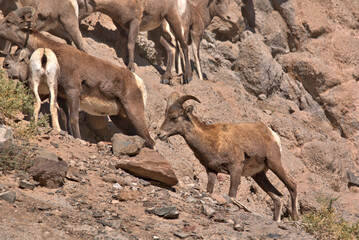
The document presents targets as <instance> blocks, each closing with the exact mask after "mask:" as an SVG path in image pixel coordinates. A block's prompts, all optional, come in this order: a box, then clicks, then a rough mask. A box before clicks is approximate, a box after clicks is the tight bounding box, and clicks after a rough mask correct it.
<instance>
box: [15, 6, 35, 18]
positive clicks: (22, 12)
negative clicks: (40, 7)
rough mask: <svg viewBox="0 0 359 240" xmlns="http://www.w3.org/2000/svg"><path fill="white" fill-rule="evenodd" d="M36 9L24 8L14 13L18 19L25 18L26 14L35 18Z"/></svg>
mask: <svg viewBox="0 0 359 240" xmlns="http://www.w3.org/2000/svg"><path fill="white" fill-rule="evenodd" d="M35 11H36V10H35V8H33V7H23V8H19V9H16V10H15V11H14V13H15V14H16V15H17V16H18V17H23V16H24V15H25V14H26V13H31V16H33V15H34V14H35Z"/></svg>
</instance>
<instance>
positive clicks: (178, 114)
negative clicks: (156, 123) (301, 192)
mask: <svg viewBox="0 0 359 240" xmlns="http://www.w3.org/2000/svg"><path fill="white" fill-rule="evenodd" d="M190 99H192V100H195V101H197V102H200V101H199V100H198V99H197V98H196V97H194V96H191V95H184V96H181V97H179V94H178V93H177V92H174V93H172V94H171V95H170V97H169V99H168V102H167V108H166V113H165V115H166V118H165V120H164V122H163V124H162V126H161V129H160V133H159V138H160V139H161V140H166V139H167V138H169V137H170V136H173V135H177V134H179V135H181V136H182V137H183V138H184V139H185V141H186V143H187V144H188V146H189V147H190V148H191V149H192V151H193V152H194V155H195V156H196V157H197V159H198V160H199V161H200V163H201V164H202V165H203V166H204V167H205V168H206V171H207V174H208V184H207V192H209V193H212V192H213V188H214V183H215V180H216V177H217V174H218V173H226V174H229V175H230V187H229V196H230V197H232V200H233V201H234V202H235V201H236V200H235V197H236V195H237V189H238V186H239V184H240V182H241V177H242V176H245V177H249V176H251V177H252V178H253V179H254V181H256V183H257V184H258V185H259V186H260V187H261V188H262V189H263V190H264V191H265V192H266V193H267V194H268V195H269V196H270V197H271V198H272V200H273V202H274V215H273V219H274V220H275V221H278V222H279V221H280V214H281V211H282V207H283V203H282V196H283V195H282V194H281V193H280V192H279V191H278V190H277V189H276V188H275V187H274V186H273V185H272V184H271V183H270V181H269V180H268V178H267V176H266V172H267V171H268V169H270V170H271V171H272V172H273V173H274V174H275V175H276V176H277V177H278V178H279V179H280V180H281V181H282V182H283V183H284V185H285V186H286V187H287V188H288V190H289V193H290V195H291V200H292V212H291V216H292V219H293V220H297V219H298V209H297V185H296V183H295V182H293V181H292V180H291V179H290V178H289V177H288V176H287V174H286V173H285V171H284V169H283V166H282V163H281V143H280V139H279V136H278V135H277V134H276V133H275V132H273V131H272V130H271V129H270V128H269V127H267V126H266V125H265V124H263V123H240V124H226V123H216V124H205V123H203V122H201V121H200V120H199V119H198V118H197V117H196V116H194V115H193V114H192V110H193V106H188V107H186V108H184V107H183V106H182V105H183V103H184V102H185V101H187V100H190Z"/></svg>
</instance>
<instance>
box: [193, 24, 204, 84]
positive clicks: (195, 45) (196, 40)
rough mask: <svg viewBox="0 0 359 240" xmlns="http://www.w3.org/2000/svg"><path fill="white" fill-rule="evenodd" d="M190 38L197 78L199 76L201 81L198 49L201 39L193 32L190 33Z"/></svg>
mask: <svg viewBox="0 0 359 240" xmlns="http://www.w3.org/2000/svg"><path fill="white" fill-rule="evenodd" d="M191 36H192V41H193V43H192V50H193V56H194V59H195V61H196V67H197V71H198V76H199V79H201V80H203V75H202V67H201V61H200V57H199V48H200V44H201V37H200V36H199V35H198V34H196V33H194V32H193V31H192V32H191Z"/></svg>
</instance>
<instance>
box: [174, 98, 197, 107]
mask: <svg viewBox="0 0 359 240" xmlns="http://www.w3.org/2000/svg"><path fill="white" fill-rule="evenodd" d="M188 100H195V101H197V102H199V103H201V101H200V100H198V98H196V97H195V96H192V95H183V96H181V97H179V98H177V99H176V101H175V102H174V103H173V104H172V105H177V106H179V107H182V105H183V104H184V103H185V102H186V101H188Z"/></svg>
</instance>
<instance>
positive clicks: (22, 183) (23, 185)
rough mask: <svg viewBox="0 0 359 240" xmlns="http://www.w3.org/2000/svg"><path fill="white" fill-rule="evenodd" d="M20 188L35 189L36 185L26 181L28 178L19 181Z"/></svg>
mask: <svg viewBox="0 0 359 240" xmlns="http://www.w3.org/2000/svg"><path fill="white" fill-rule="evenodd" d="M19 188H21V189H30V190H34V188H35V185H34V184H32V183H30V182H28V181H26V180H21V181H20V182H19Z"/></svg>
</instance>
